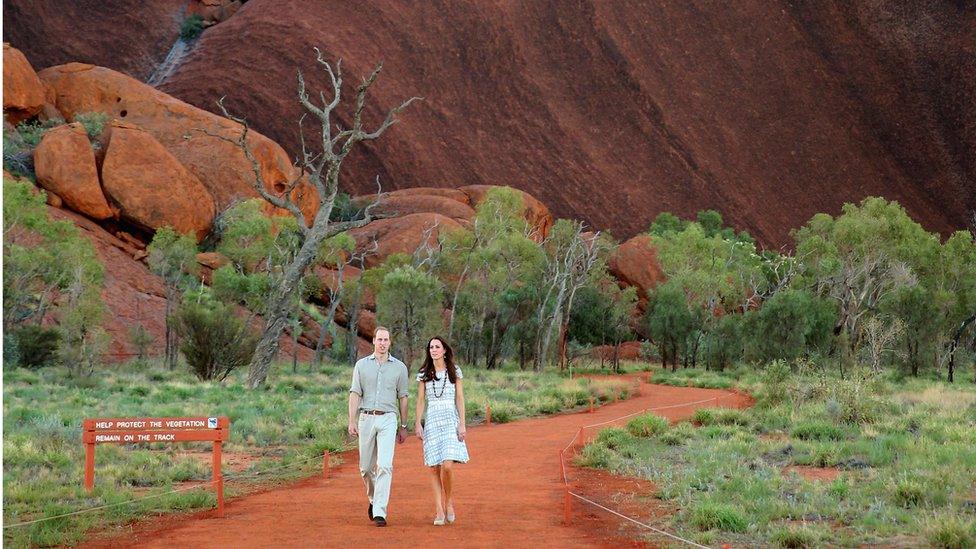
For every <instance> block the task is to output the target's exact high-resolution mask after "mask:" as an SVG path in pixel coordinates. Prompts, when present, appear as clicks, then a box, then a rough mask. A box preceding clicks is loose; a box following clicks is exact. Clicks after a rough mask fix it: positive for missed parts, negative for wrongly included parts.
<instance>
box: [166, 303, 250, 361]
mask: <svg viewBox="0 0 976 549" xmlns="http://www.w3.org/2000/svg"><path fill="white" fill-rule="evenodd" d="M174 320H175V328H176V331H177V333H178V334H179V336H180V338H181V339H182V344H181V345H180V350H181V351H183V356H185V357H186V362H187V364H188V365H189V366H190V370H191V371H192V372H193V373H194V375H196V376H197V377H198V378H200V379H201V380H212V379H216V380H223V379H224V378H226V377H227V376H228V375H229V374H230V373H231V372H232V371H234V370H235V369H236V368H238V367H240V366H243V365H245V364H247V363H248V362H250V360H251V357H252V356H253V355H254V349H255V348H256V347H257V343H258V338H257V337H256V336H255V335H254V334H252V333H251V330H250V327H249V326H248V325H247V323H245V322H244V320H242V319H240V318H238V317H237V315H235V314H234V310H233V309H232V308H231V307H229V306H228V305H225V304H223V303H220V302H219V301H216V300H214V299H212V298H210V297H209V293H208V292H207V291H206V290H205V289H204V290H201V291H200V295H199V296H188V297H186V298H185V299H184V303H183V304H182V305H181V306H180V308H179V310H178V311H177V312H176V314H175V315H174Z"/></svg>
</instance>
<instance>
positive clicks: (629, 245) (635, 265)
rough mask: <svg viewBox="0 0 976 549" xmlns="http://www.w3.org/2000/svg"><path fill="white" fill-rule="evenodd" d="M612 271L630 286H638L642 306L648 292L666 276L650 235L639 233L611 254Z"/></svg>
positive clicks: (610, 264) (645, 301) (610, 265)
mask: <svg viewBox="0 0 976 549" xmlns="http://www.w3.org/2000/svg"><path fill="white" fill-rule="evenodd" d="M609 267H610V272H611V273H612V274H613V276H615V277H617V279H618V280H620V281H621V282H623V283H624V284H626V285H628V286H636V287H637V296H638V298H639V300H640V302H641V306H643V305H644V304H645V303H647V297H648V294H649V293H650V292H651V291H652V290H653V289H654V288H655V287H656V286H657V285H658V284H661V283H663V282H664V281H665V280H666V278H665V276H664V273H662V272H661V265H660V264H658V262H657V249H656V248H654V246H653V245H652V244H651V237H650V236H648V235H637V236H635V237H634V238H631V239H630V240H628V241H626V242H624V243H623V244H621V245H620V246H619V247H618V248H617V249H616V250H615V251H614V253H613V254H612V255H611V256H610V261H609Z"/></svg>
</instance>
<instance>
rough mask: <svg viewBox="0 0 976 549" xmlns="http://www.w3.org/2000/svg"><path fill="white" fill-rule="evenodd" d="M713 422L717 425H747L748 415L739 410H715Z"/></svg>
mask: <svg viewBox="0 0 976 549" xmlns="http://www.w3.org/2000/svg"><path fill="white" fill-rule="evenodd" d="M715 422H716V423H718V424H719V425H737V426H739V427H745V426H747V425H749V417H748V416H747V415H746V414H745V413H744V412H743V411H741V410H718V411H717V412H715Z"/></svg>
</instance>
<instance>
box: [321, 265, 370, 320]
mask: <svg viewBox="0 0 976 549" xmlns="http://www.w3.org/2000/svg"><path fill="white" fill-rule="evenodd" d="M342 271H343V273H342V284H343V288H344V290H343V291H344V292H346V291H348V284H349V283H351V282H354V281H356V280H358V279H359V277H360V275H362V271H361V270H360V269H358V268H356V267H353V266H352V265H345V266H344V267H343V269H342ZM315 274H316V276H318V277H319V280H320V281H321V282H322V286H323V288H328V289H330V290H332V291H333V292H334V291H336V288H337V287H338V280H339V271H338V270H337V269H330V268H326V267H317V268H316V269H315ZM321 300H322V302H323V303H324V304H326V305H328V304H329V301H330V300H329V292H328V291H323V292H322V296H321ZM340 301H344V302H345V303H346V304H348V303H349V301H350V298H349V297H348V295H346V294H344V295H343V297H342V298H341V299H340ZM360 305H361V306H362V307H364V308H366V309H371V310H373V311H375V310H376V296H375V295H373V292H370V291H369V290H364V291H363V296H362V297H361V298H360Z"/></svg>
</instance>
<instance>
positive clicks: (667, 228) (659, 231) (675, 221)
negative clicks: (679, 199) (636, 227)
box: [648, 212, 688, 236]
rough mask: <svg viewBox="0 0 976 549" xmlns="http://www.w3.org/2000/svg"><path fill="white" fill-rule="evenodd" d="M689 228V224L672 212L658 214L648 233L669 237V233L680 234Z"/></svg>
mask: <svg viewBox="0 0 976 549" xmlns="http://www.w3.org/2000/svg"><path fill="white" fill-rule="evenodd" d="M687 226H688V222H687V221H685V220H684V219H681V218H680V217H678V216H676V215H674V214H673V213H671V212H661V213H659V214H657V217H655V218H654V221H652V222H651V227H650V229H648V232H649V233H651V234H652V235H654V236H667V235H668V234H669V233H680V232H681V231H683V230H685V227H687Z"/></svg>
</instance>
